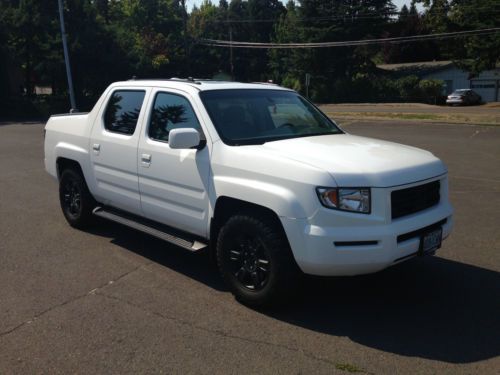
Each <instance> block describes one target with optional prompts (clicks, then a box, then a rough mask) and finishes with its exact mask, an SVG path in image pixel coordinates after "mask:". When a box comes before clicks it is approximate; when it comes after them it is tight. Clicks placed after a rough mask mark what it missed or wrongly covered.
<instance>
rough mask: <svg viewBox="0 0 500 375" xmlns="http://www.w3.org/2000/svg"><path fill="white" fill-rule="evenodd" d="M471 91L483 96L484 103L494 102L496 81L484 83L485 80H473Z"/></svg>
mask: <svg viewBox="0 0 500 375" xmlns="http://www.w3.org/2000/svg"><path fill="white" fill-rule="evenodd" d="M471 89H472V90H474V91H475V92H477V93H478V94H479V95H481V98H483V102H494V101H495V99H496V98H495V94H496V92H495V91H496V88H495V81H494V80H491V81H483V80H472V81H471Z"/></svg>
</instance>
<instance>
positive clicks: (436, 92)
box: [418, 79, 444, 104]
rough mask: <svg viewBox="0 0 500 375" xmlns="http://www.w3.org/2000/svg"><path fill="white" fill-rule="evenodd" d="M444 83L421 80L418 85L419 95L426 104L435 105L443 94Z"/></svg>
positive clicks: (433, 80) (438, 80)
mask: <svg viewBox="0 0 500 375" xmlns="http://www.w3.org/2000/svg"><path fill="white" fill-rule="evenodd" d="M443 84H444V82H443V81H442V80H440V79H423V80H421V81H420V82H419V83H418V88H419V90H420V95H421V96H422V99H423V100H424V101H425V102H426V103H430V104H437V103H438V101H440V98H441V96H442V92H443Z"/></svg>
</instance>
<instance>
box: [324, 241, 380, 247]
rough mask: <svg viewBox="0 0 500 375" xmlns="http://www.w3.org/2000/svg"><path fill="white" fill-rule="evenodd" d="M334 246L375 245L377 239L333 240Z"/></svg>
mask: <svg viewBox="0 0 500 375" xmlns="http://www.w3.org/2000/svg"><path fill="white" fill-rule="evenodd" d="M333 244H334V245H335V246H346V247H347V246H370V245H377V244H378V241H335V242H334V243H333Z"/></svg>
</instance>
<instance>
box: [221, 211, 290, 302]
mask: <svg viewBox="0 0 500 375" xmlns="http://www.w3.org/2000/svg"><path fill="white" fill-rule="evenodd" d="M216 251H217V264H218V267H219V270H220V273H221V274H222V277H223V278H224V280H225V281H226V283H227V285H228V286H229V288H230V289H231V292H232V293H233V294H234V295H235V296H236V298H237V299H238V300H240V301H241V302H242V303H245V304H247V305H252V306H260V305H270V304H273V303H276V302H278V301H283V300H284V299H285V298H287V297H289V296H290V295H291V293H292V292H295V291H296V290H295V289H294V285H295V284H296V282H297V280H298V277H299V276H300V273H299V271H298V267H297V265H296V264H295V260H294V259H293V256H292V253H291V250H290V246H289V244H288V241H287V239H286V236H285V234H284V232H283V230H282V228H281V227H280V226H279V225H278V223H276V222H275V221H273V220H271V219H268V218H262V217H259V218H257V216H256V215H255V216H254V215H246V214H241V215H236V216H233V217H231V218H230V219H229V220H228V221H227V222H226V224H225V225H224V226H223V227H222V229H221V231H220V233H219V237H218V240H217V249H216Z"/></svg>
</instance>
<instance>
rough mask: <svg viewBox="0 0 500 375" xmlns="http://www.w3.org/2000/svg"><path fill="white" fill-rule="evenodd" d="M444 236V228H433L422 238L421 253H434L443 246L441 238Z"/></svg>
mask: <svg viewBox="0 0 500 375" xmlns="http://www.w3.org/2000/svg"><path fill="white" fill-rule="evenodd" d="M442 236H443V229H442V228H439V229H436V230H433V231H432V232H429V233H427V234H425V235H423V236H422V238H421V240H420V251H421V254H422V255H424V254H432V253H434V252H435V251H436V250H437V249H439V248H440V247H441V239H442Z"/></svg>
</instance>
